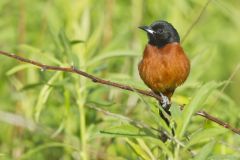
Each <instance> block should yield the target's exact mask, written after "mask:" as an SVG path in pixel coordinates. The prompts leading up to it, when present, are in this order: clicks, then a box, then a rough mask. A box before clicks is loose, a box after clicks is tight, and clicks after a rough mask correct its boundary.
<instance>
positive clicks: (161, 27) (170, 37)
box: [138, 20, 190, 124]
mask: <svg viewBox="0 0 240 160" xmlns="http://www.w3.org/2000/svg"><path fill="white" fill-rule="evenodd" d="M139 28H140V29H142V30H144V31H146V32H147V35H148V40H149V41H148V44H147V45H146V47H145V49H144V52H143V58H142V60H141V62H140V63H139V65H138V70H139V74H140V77H141V79H142V80H143V81H144V83H145V84H146V85H147V86H148V87H149V88H150V89H151V90H152V91H153V92H154V93H156V94H158V95H160V96H161V97H162V101H161V102H160V104H161V105H162V107H163V109H164V110H165V111H166V112H167V113H168V114H169V115H170V111H169V108H170V105H171V97H172V95H173V93H174V91H175V89H176V88H177V87H178V86H179V85H181V84H182V83H183V82H184V81H185V80H186V79H187V77H188V74H189V71H190V62H189V60H188V58H187V56H186V55H185V53H184V50H183V48H182V47H181V45H180V37H179V34H178V32H177V31H176V29H175V28H174V27H173V26H172V25H171V24H170V23H168V22H166V21H162V20H160V21H156V22H154V23H152V24H151V25H150V26H140V27H139ZM160 113H161V112H160ZM161 114H162V113H161ZM162 117H163V115H162ZM164 120H165V121H166V123H167V124H169V122H168V120H167V119H166V118H165V119H164Z"/></svg>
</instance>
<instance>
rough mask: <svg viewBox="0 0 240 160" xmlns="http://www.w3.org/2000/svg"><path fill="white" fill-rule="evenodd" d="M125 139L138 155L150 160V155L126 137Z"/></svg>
mask: <svg viewBox="0 0 240 160" xmlns="http://www.w3.org/2000/svg"><path fill="white" fill-rule="evenodd" d="M126 141H127V143H128V144H129V146H130V147H131V148H132V149H133V151H134V152H135V153H136V154H137V155H139V156H140V157H141V158H143V159H144V160H151V157H150V156H149V155H148V154H147V153H146V152H145V151H144V150H143V149H142V148H141V146H140V145H138V144H136V143H134V142H132V141H130V140H129V139H127V138H126Z"/></svg>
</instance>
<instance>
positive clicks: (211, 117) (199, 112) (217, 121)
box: [195, 111, 240, 135]
mask: <svg viewBox="0 0 240 160" xmlns="http://www.w3.org/2000/svg"><path fill="white" fill-rule="evenodd" d="M195 115H199V116H202V117H204V118H206V119H208V120H210V121H212V122H215V123H217V124H219V125H220V126H223V127H224V128H227V129H229V130H231V131H233V132H234V133H236V134H239V135H240V129H238V128H234V127H232V126H231V125H230V124H228V123H226V122H224V121H222V120H220V119H218V118H217V117H214V116H212V115H210V114H208V113H207V112H205V111H198V112H197V113H195Z"/></svg>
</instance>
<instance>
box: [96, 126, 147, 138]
mask: <svg viewBox="0 0 240 160" xmlns="http://www.w3.org/2000/svg"><path fill="white" fill-rule="evenodd" d="M100 133H102V134H107V135H111V136H113V137H116V136H117V137H119V136H120V137H143V136H146V134H145V133H141V132H140V130H139V128H136V127H134V126H132V125H129V124H124V125H120V126H114V127H111V128H107V129H104V130H103V131H100Z"/></svg>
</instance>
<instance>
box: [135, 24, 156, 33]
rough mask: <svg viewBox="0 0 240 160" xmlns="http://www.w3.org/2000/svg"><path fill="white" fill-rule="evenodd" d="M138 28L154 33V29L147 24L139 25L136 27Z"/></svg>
mask: <svg viewBox="0 0 240 160" xmlns="http://www.w3.org/2000/svg"><path fill="white" fill-rule="evenodd" d="M138 28H139V29H142V30H144V31H145V32H147V33H150V34H154V33H155V31H154V30H152V29H151V28H150V27H149V26H140V27H138Z"/></svg>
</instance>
